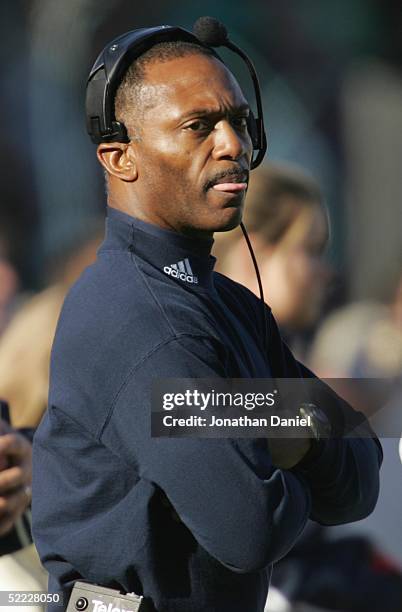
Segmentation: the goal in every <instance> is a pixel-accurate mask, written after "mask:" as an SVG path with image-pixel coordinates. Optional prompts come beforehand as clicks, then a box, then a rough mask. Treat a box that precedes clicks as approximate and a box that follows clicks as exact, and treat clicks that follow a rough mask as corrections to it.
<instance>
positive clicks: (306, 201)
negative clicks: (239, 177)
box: [214, 163, 329, 272]
mask: <svg viewBox="0 0 402 612" xmlns="http://www.w3.org/2000/svg"><path fill="white" fill-rule="evenodd" d="M317 208H319V209H320V210H322V212H323V214H324V215H325V216H326V218H327V221H328V214H327V210H326V207H325V205H324V203H323V198H322V194H321V191H320V188H319V185H318V183H317V182H316V181H315V180H314V179H313V178H311V177H309V176H308V175H307V174H306V173H305V172H304V171H303V170H301V169H300V168H298V167H297V166H293V165H290V164H284V163H283V164H266V165H264V166H262V167H260V168H258V169H257V170H255V171H253V172H252V173H251V174H250V184H249V187H248V191H247V196H246V202H245V207H244V214H243V223H244V225H245V227H246V229H247V231H248V232H249V233H250V234H255V235H258V236H259V238H260V239H261V242H262V243H265V244H269V245H279V243H280V242H281V241H282V240H284V239H285V238H286V240H288V239H291V238H292V237H293V235H294V232H297V233H302V231H303V228H304V227H306V225H307V224H308V223H309V221H310V219H311V215H312V214H313V213H314V211H315V210H316V209H317ZM296 219H297V223H295V227H294V228H293V229H292V226H293V224H294V222H295V221H296ZM327 225H328V231H329V221H328V223H327ZM240 237H241V233H240V232H238V231H231V232H220V233H217V234H215V244H214V255H215V256H216V257H217V259H218V265H219V269H220V270H222V271H223V272H225V265H226V261H225V260H226V257H228V256H230V250H231V247H232V246H233V245H234V244H235V243H236V242H237V240H239V238H240Z"/></svg>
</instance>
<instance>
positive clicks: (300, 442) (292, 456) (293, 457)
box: [268, 431, 311, 470]
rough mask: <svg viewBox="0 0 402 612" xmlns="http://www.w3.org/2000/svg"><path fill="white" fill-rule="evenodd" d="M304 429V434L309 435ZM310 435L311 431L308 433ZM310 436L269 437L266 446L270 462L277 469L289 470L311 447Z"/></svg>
mask: <svg viewBox="0 0 402 612" xmlns="http://www.w3.org/2000/svg"><path fill="white" fill-rule="evenodd" d="M309 433H310V432H309V431H306V436H308V435H309ZM310 437H311V433H310ZM310 437H306V438H279V437H276V438H269V439H268V448H269V452H270V455H271V458H272V463H273V464H274V465H275V466H276V467H277V468H279V469H282V470H290V469H291V468H293V467H295V465H297V464H298V463H299V462H300V461H301V460H302V459H303V457H304V456H305V455H306V454H307V452H308V451H309V450H310V447H311V439H310Z"/></svg>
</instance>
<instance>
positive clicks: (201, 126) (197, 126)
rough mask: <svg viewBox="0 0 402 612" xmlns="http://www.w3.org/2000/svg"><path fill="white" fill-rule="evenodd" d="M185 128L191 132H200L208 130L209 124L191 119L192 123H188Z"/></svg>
mask: <svg viewBox="0 0 402 612" xmlns="http://www.w3.org/2000/svg"><path fill="white" fill-rule="evenodd" d="M186 129H188V130H192V131H193V132H200V131H202V130H208V129H209V124H208V122H207V121H201V120H198V121H193V123H190V125H187V126H186Z"/></svg>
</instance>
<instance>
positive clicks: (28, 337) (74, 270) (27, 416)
mask: <svg viewBox="0 0 402 612" xmlns="http://www.w3.org/2000/svg"><path fill="white" fill-rule="evenodd" d="M102 237H103V230H101V229H100V227H99V225H98V224H97V223H95V224H94V226H93V227H92V230H91V231H89V236H87V237H85V239H79V241H78V243H77V242H75V244H74V246H72V247H70V249H69V251H68V252H67V253H66V252H64V253H63V254H61V255H60V256H59V258H57V259H56V260H55V261H53V263H52V266H51V268H50V269H49V272H48V274H49V276H50V277H51V279H52V281H53V282H52V283H51V285H50V286H49V287H47V288H46V289H44V290H43V291H41V292H40V293H38V294H36V295H34V296H33V297H32V298H31V299H29V300H27V301H26V302H25V303H24V305H23V306H22V307H21V308H20V309H19V310H18V312H17V313H16V314H15V316H14V317H13V319H12V321H11V322H10V324H9V326H8V328H7V329H6V330H5V332H4V334H3V336H2V337H1V338H0V397H2V398H3V399H4V400H6V401H7V402H8V403H9V406H10V415H11V423H12V425H13V426H14V427H36V426H37V425H38V424H39V422H40V420H41V418H42V415H43V412H44V411H45V409H46V405H47V395H48V388H49V361H50V350H51V347H52V342H53V337H54V333H55V330H56V324H57V320H58V317H59V314H60V310H61V306H62V304H63V301H64V298H65V295H66V293H67V291H68V289H69V287H70V286H71V285H72V284H73V283H74V282H75V280H76V279H77V278H78V277H79V276H80V274H81V272H82V271H83V270H84V269H85V268H86V267H87V266H88V265H90V264H91V263H93V261H95V258H96V250H97V248H98V246H99V244H100V242H101V240H102Z"/></svg>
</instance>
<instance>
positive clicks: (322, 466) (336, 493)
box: [268, 314, 383, 525]
mask: <svg viewBox="0 0 402 612" xmlns="http://www.w3.org/2000/svg"><path fill="white" fill-rule="evenodd" d="M269 320H270V333H269V349H268V350H269V357H270V362H271V365H272V369H273V374H274V377H275V378H299V377H303V378H314V379H315V382H314V386H313V387H312V388H313V389H314V390H315V391H313V393H315V396H314V395H313V397H312V398H311V399H312V401H313V403H315V404H316V405H317V406H319V407H320V408H321V409H322V410H324V412H325V413H326V415H327V417H328V419H329V421H330V423H331V426H332V435H331V438H330V439H328V440H323V441H322V442H321V443H320V445H319V447H318V448H317V449H315V450H314V451H313V452H312V453H311V454H309V456H307V457H306V458H305V459H304V460H302V461H301V462H300V463H299V464H298V465H297V466H296V467H295V468H293V470H292V472H293V473H295V474H299V475H302V476H303V477H304V478H305V479H306V481H307V482H308V484H309V487H310V490H311V495H312V509H311V516H310V518H311V519H313V520H315V521H317V522H318V523H321V524H322V525H339V524H342V523H347V522H353V521H358V520H360V519H363V518H365V517H366V516H368V515H369V514H370V513H371V512H372V511H373V510H374V508H375V505H376V503H377V499H378V494H379V469H380V466H381V463H382V457H383V454H382V448H381V444H380V442H379V440H378V439H377V437H376V435H375V434H374V432H373V431H372V429H371V428H370V426H369V424H368V422H367V419H366V418H365V416H364V415H363V414H362V413H361V412H357V411H355V410H353V408H352V407H351V406H350V405H349V404H348V403H347V402H346V401H345V400H343V399H342V398H341V397H339V396H338V395H337V394H336V393H335V392H334V391H333V390H332V389H331V388H330V387H329V386H328V385H326V384H325V383H324V382H322V381H319V380H318V379H317V377H316V376H315V375H314V374H313V373H312V372H311V371H310V370H309V369H308V368H306V367H305V366H304V365H303V364H301V363H299V362H298V361H297V360H296V359H295V358H294V357H293V355H292V353H291V351H290V350H289V348H288V347H287V345H286V344H285V343H284V342H283V341H282V339H281V337H280V334H279V331H278V328H277V325H276V323H275V320H274V318H273V316H272V314H269ZM352 432H353V433H352Z"/></svg>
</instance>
